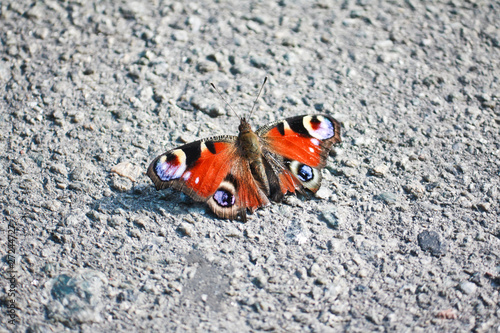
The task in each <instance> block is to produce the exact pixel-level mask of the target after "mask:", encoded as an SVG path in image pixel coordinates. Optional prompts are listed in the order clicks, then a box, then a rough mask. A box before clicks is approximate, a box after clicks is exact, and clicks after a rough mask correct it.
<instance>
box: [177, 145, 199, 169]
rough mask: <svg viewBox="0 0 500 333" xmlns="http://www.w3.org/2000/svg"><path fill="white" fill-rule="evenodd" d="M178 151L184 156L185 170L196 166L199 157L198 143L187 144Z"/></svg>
mask: <svg viewBox="0 0 500 333" xmlns="http://www.w3.org/2000/svg"><path fill="white" fill-rule="evenodd" d="M180 149H182V151H183V152H184V154H186V166H187V168H188V169H189V168H191V167H192V166H193V165H195V164H196V161H198V159H199V158H200V156H201V144H200V141H196V142H192V143H188V144H187V145H184V146H182V147H181V148H180Z"/></svg>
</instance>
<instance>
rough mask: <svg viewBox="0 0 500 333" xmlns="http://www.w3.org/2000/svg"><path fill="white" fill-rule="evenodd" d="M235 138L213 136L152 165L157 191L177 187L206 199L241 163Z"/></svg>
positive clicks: (178, 150)
mask: <svg viewBox="0 0 500 333" xmlns="http://www.w3.org/2000/svg"><path fill="white" fill-rule="evenodd" d="M235 139H236V137H231V136H221V137H214V138H209V139H205V140H200V141H195V142H192V143H189V144H186V145H184V146H181V147H179V148H177V149H173V150H171V151H168V152H166V153H165V154H163V155H160V156H158V157H157V158H156V159H155V160H154V161H153V162H152V163H151V165H150V166H149V169H148V176H149V177H150V178H151V180H152V181H153V183H154V184H155V186H156V189H157V190H159V189H163V188H167V187H174V188H177V189H180V190H182V191H183V192H185V193H186V194H188V195H190V196H191V197H193V199H195V200H200V201H202V200H206V199H207V198H208V197H210V196H211V195H213V194H214V192H215V191H216V190H217V187H218V186H219V185H220V183H221V182H222V181H223V180H224V178H225V177H226V176H227V175H228V173H229V171H230V170H231V167H232V165H233V164H234V163H235V161H237V160H238V158H237V157H238V156H236V155H235V154H236V147H235V144H234V141H235Z"/></svg>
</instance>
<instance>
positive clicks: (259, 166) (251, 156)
mask: <svg viewBox="0 0 500 333" xmlns="http://www.w3.org/2000/svg"><path fill="white" fill-rule="evenodd" d="M244 121H245V120H242V123H243V122H244ZM241 127H242V126H240V130H241ZM237 142H238V148H239V149H240V152H241V156H242V157H243V158H244V159H246V160H247V161H248V165H249V167H250V171H251V172H252V176H253V178H254V179H255V180H256V182H257V185H258V186H259V188H260V189H262V190H263V191H264V193H265V194H266V195H267V196H269V184H268V181H267V176H266V168H265V166H264V163H263V161H262V145H261V143H260V141H259V137H258V136H257V134H255V132H254V131H252V130H251V129H249V128H248V129H247V130H245V131H240V134H239V136H238V141H237Z"/></svg>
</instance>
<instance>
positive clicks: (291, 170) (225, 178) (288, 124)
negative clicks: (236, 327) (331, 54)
mask: <svg viewBox="0 0 500 333" xmlns="http://www.w3.org/2000/svg"><path fill="white" fill-rule="evenodd" d="M266 80H267V78H266ZM265 82H266V81H264V84H265ZM264 84H263V85H262V87H263V86H264ZM212 87H213V88H214V89H216V88H215V86H214V85H213V84H212ZM262 87H261V89H260V92H259V95H258V96H257V99H258V98H259V96H260V93H261V92H262ZM216 90H217V89H216ZM219 94H220V93H219ZM221 97H222V95H221ZM257 99H256V100H255V103H254V107H253V108H252V111H251V112H253V110H254V108H255V104H256V102H257ZM224 101H225V100H224ZM226 103H227V102H226ZM228 105H229V104H228ZM229 107H231V106H230V105H229ZM233 111H234V110H233ZM250 114H251V113H250ZM238 131H239V134H238V136H232V135H220V136H214V137H210V138H206V139H202V140H198V141H195V142H191V143H188V144H185V145H183V146H180V147H178V148H175V149H172V150H169V151H167V152H166V153H164V154H162V155H160V156H158V157H156V158H155V159H154V160H153V162H151V165H150V166H149V168H148V172H147V174H148V176H149V178H151V180H152V181H153V183H154V184H155V187H156V189H157V190H161V189H164V188H168V187H172V188H175V189H178V190H181V191H182V192H184V193H186V194H187V195H189V196H190V197H191V198H193V199H194V200H196V201H205V202H207V204H208V206H209V207H210V209H211V210H212V211H213V212H214V213H215V214H216V215H217V216H219V217H221V218H227V219H236V218H238V217H239V218H240V219H241V220H242V221H244V222H245V221H246V219H247V216H246V213H247V209H248V210H249V211H250V212H251V213H253V212H254V211H255V210H256V209H257V208H259V207H262V206H266V205H268V204H269V203H270V202H269V200H273V201H276V202H280V201H281V200H282V199H283V197H284V195H285V194H287V193H289V192H290V193H295V192H296V191H297V192H300V193H304V189H306V190H309V191H311V192H316V191H317V190H318V189H319V187H320V185H321V178H322V177H321V169H322V168H324V167H325V165H326V159H327V156H328V152H329V151H330V149H331V147H332V145H333V144H335V143H339V142H340V141H341V139H340V124H339V122H338V121H336V120H335V119H333V118H332V117H330V116H328V115H303V116H296V117H291V118H286V119H284V120H279V121H275V122H272V123H269V124H267V125H265V126H264V127H261V128H259V129H258V130H257V131H255V132H254V131H253V130H252V128H251V127H250V125H249V123H248V121H247V120H246V118H240V125H239V127H238Z"/></svg>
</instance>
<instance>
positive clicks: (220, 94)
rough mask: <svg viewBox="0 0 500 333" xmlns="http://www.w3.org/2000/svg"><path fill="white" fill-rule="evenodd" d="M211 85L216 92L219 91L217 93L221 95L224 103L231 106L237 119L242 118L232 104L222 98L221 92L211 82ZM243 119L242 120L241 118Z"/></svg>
mask: <svg viewBox="0 0 500 333" xmlns="http://www.w3.org/2000/svg"><path fill="white" fill-rule="evenodd" d="M210 85H211V86H212V88H214V90H215V91H217V93H218V94H219V96H220V98H221V99H222V100H223V101H224V103H226V104H227V106H229V108H230V109H231V111H233V113H234V114H235V115H236V117H238V118H240V116H239V115H238V113H237V112H236V111H235V110H234V109H233V107H232V106H231V104H229V102H228V101H226V99H225V98H224V97H223V96H222V94H221V92H220V91H219V89H217V87H216V86H215V84H213V83H212V82H210ZM240 119H241V118H240Z"/></svg>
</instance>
